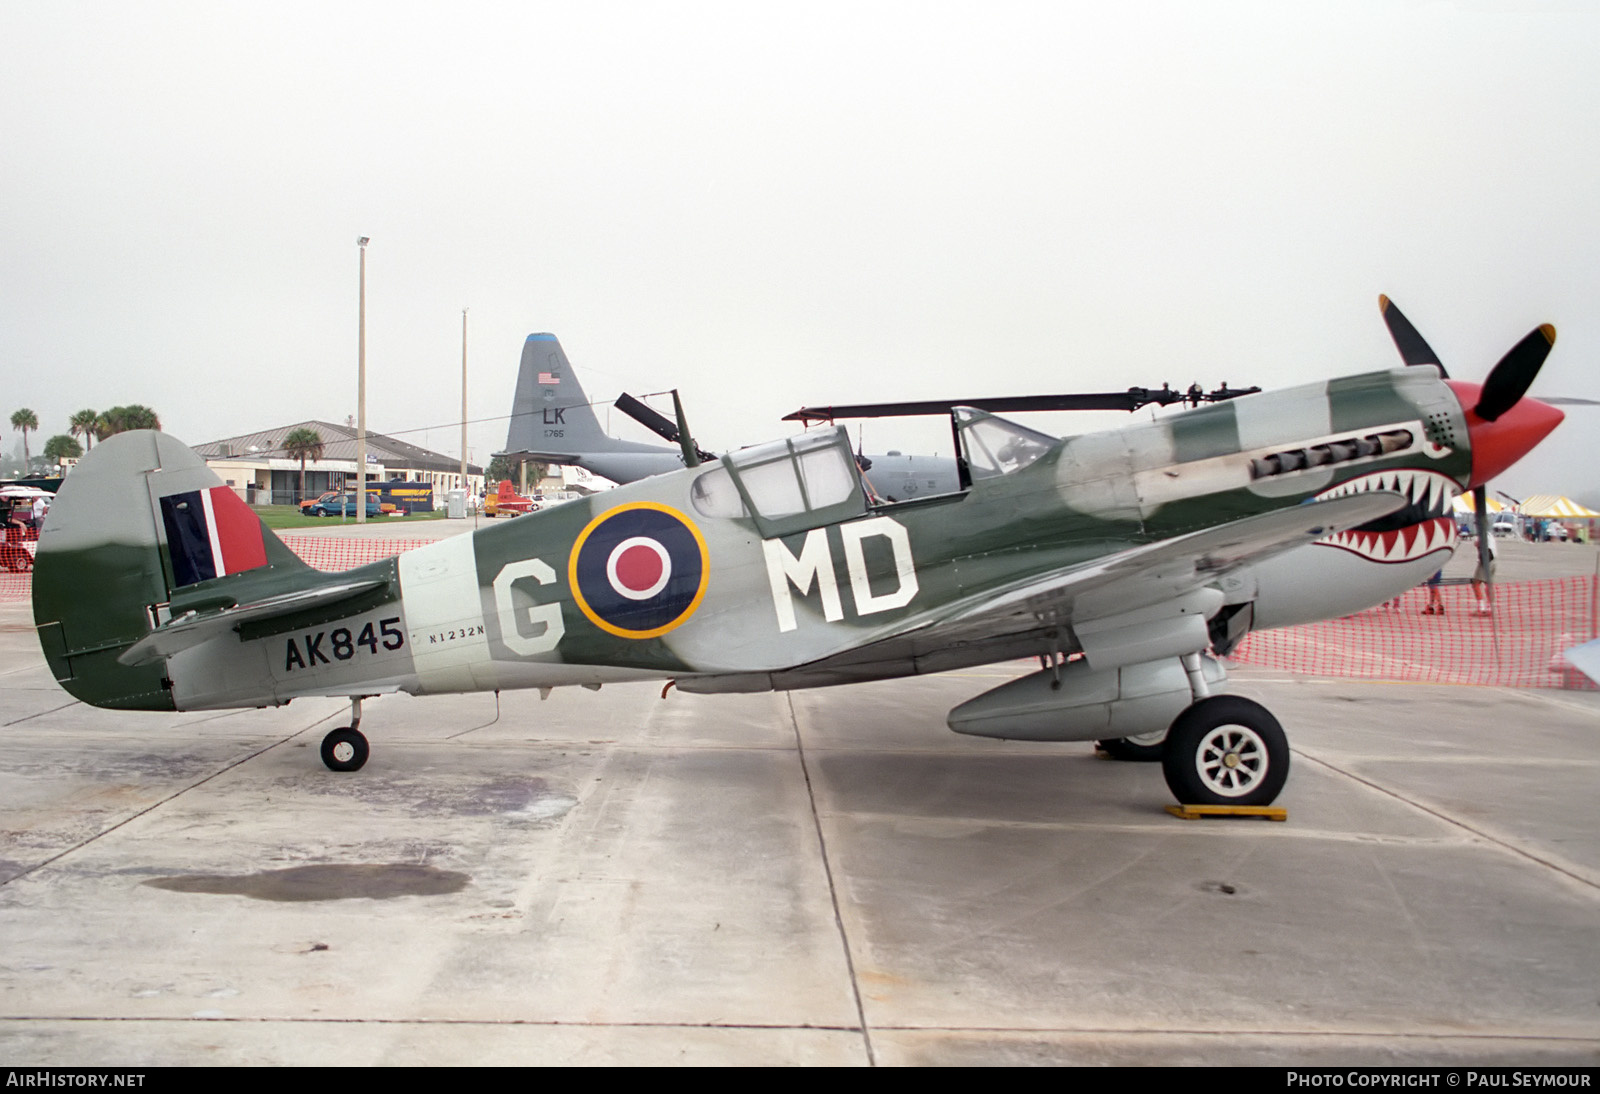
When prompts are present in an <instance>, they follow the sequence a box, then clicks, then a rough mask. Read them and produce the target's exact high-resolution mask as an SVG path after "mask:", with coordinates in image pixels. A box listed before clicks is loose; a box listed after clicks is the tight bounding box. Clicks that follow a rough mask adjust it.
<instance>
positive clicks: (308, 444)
mask: <svg viewBox="0 0 1600 1094" xmlns="http://www.w3.org/2000/svg"><path fill="white" fill-rule="evenodd" d="M283 450H284V451H285V452H287V453H288V454H289V458H290V459H291V460H299V461H300V497H299V498H296V499H295V500H296V501H300V500H303V499H304V498H305V496H306V460H308V459H312V460H320V459H322V434H320V433H318V432H317V431H316V430H315V429H307V428H306V427H305V426H301V427H300V428H299V429H294V430H290V432H289V435H288V436H287V437H285V438H284V439H283Z"/></svg>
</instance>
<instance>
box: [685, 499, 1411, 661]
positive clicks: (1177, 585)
mask: <svg viewBox="0 0 1600 1094" xmlns="http://www.w3.org/2000/svg"><path fill="white" fill-rule="evenodd" d="M1406 504H1407V499H1406V498H1405V497H1404V496H1403V495H1400V494H1397V493H1393V492H1390V491H1380V490H1374V491H1371V492H1368V493H1363V494H1355V495H1349V496H1346V497H1340V498H1332V499H1329V500H1327V501H1318V502H1308V503H1306V504H1302V505H1296V506H1294V507H1292V508H1289V509H1281V510H1278V511H1276V512H1272V513H1264V514H1262V515H1260V516H1254V517H1246V518H1244V519H1242V520H1236V521H1232V522H1230V523H1228V524H1223V525H1219V526H1217V527H1214V528H1208V529H1204V530H1202V531H1199V532H1192V533H1190V534H1188V535H1183V536H1178V537H1175V538H1173V539H1167V540H1162V541H1160V542H1158V543H1151V544H1147V545H1144V546H1140V547H1134V548H1131V549H1129V550H1125V551H1121V552H1118V553H1116V554H1112V555H1108V556H1106V557H1104V558H1100V559H1096V560H1094V561H1093V562H1089V563H1085V564H1082V565H1078V566H1070V567H1064V568H1062V569H1060V570H1056V571H1054V572H1051V573H1047V574H1042V575H1035V576H1033V577H1032V578H1030V579H1028V580H1025V581H1019V582H1017V583H1015V584H1013V585H1010V586H1003V587H1001V588H999V589H988V590H985V591H984V592H981V593H974V594H972V595H970V596H967V597H963V598H961V599H959V600H956V601H955V602H953V603H952V604H950V605H948V606H947V607H945V608H944V609H942V610H940V611H937V612H934V613H931V614H930V615H925V616H922V617H920V618H918V619H916V620H914V621H912V622H911V624H910V625H909V626H907V627H905V628H903V629H901V630H899V631H896V632H894V633H892V634H887V635H884V636H882V637H880V638H878V639H877V640H876V641H873V642H869V643H867V644H865V645H862V646H857V647H855V648H853V649H850V650H846V651H843V652H841V653H838V654H834V655H832V656H829V657H825V658H822V659H821V660H818V661H813V662H811V663H809V664H805V665H800V666H797V667H795V668H792V669H786V670H780V671H778V672H771V673H738V674H727V675H720V676H706V677H699V678H694V677H685V678H680V679H679V681H678V686H679V687H680V688H681V689H682V690H684V691H690V692H695V691H751V690H757V691H764V690H767V689H768V688H770V687H812V686H823V685H828V684H842V683H850V682H853V681H857V680H873V679H880V678H882V677H884V676H897V675H905V674H907V673H922V672H942V671H944V670H946V669H951V668H959V667H963V666H965V665H970V664H975V663H980V662H981V661H983V660H1004V659H1007V658H1010V657H1024V656H1032V655H1033V654H1034V653H1037V652H1038V650H1039V647H1040V643H1041V642H1042V641H1044V640H1045V639H1046V637H1047V635H1048V632H1049V631H1051V630H1052V629H1055V628H1057V627H1061V626H1076V625H1078V624H1082V623H1086V622H1091V621H1096V620H1101V619H1109V618H1111V617H1115V616H1120V615H1124V614H1126V613H1131V612H1136V611H1139V610H1140V609H1142V608H1150V607H1152V606H1154V605H1158V604H1162V603H1166V602H1171V601H1176V600H1178V599H1180V598H1182V597H1185V596H1187V595H1189V594H1193V593H1195V592H1196V591H1197V590H1200V589H1202V588H1204V587H1205V586H1207V585H1209V584H1211V583H1212V582H1214V581H1216V580H1217V579H1218V578H1219V577H1221V576H1222V575H1224V574H1226V573H1227V572H1228V571H1230V570H1233V569H1236V568H1238V567H1240V566H1244V565H1247V564H1249V563H1251V562H1259V561H1262V560H1264V559H1267V558H1271V557H1272V556H1274V555H1277V554H1281V553H1282V552H1284V551H1289V550H1293V549H1294V548H1296V547H1300V546H1303V545H1305V544H1308V543H1313V542H1315V541H1316V540H1318V539H1321V538H1323V537H1324V536H1329V535H1333V534H1335V533H1338V532H1343V531H1347V530H1349V529H1351V528H1357V527H1360V526H1361V525H1363V524H1366V523H1368V522H1370V521H1374V520H1377V519H1379V518H1380V517H1384V516H1387V515H1389V514H1390V513H1393V512H1396V511H1397V510H1399V509H1402V508H1404V507H1405V506H1406ZM977 649H983V650H985V651H987V652H986V654H985V656H984V657H982V658H974V657H973V656H971V654H972V652H973V651H974V650H977Z"/></svg>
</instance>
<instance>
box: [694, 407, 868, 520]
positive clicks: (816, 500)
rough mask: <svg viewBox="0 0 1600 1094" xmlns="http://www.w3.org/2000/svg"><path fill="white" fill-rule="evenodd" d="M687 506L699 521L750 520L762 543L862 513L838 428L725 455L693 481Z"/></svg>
mask: <svg viewBox="0 0 1600 1094" xmlns="http://www.w3.org/2000/svg"><path fill="white" fill-rule="evenodd" d="M690 501H691V502H692V503H693V505H694V507H695V509H696V511H698V512H699V513H700V514H701V515H702V516H707V517H747V518H749V519H752V520H754V521H755V522H756V527H757V529H758V530H760V532H761V534H762V535H763V536H764V537H771V536H775V535H787V534H788V533H790V532H799V531H804V530H806V529H808V528H816V527H818V526H819V525H823V524H832V523H834V522H835V521H840V520H848V519H850V518H851V517H857V516H863V515H865V514H866V511H867V501H866V496H865V494H864V493H863V492H862V489H861V474H860V472H859V471H858V470H857V469H856V462H855V457H854V456H853V455H852V454H851V452H850V438H849V436H848V435H847V434H846V433H845V431H844V427H843V426H839V427H836V428H834V429H831V430H819V431H817V432H815V433H803V434H801V435H800V436H798V437H789V438H786V439H785V440H781V441H772V442H770V443H768V444H761V445H755V446H754V447H751V448H746V449H742V450H740V451H738V452H730V453H728V454H727V455H726V456H724V457H723V458H722V463H721V466H719V467H715V468H713V469H711V470H710V471H707V472H706V473H705V474H703V475H701V476H700V477H699V478H697V479H695V480H694V485H693V486H692V487H691V488H690Z"/></svg>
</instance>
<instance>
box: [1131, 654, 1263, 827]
mask: <svg viewBox="0 0 1600 1094" xmlns="http://www.w3.org/2000/svg"><path fill="white" fill-rule="evenodd" d="M1182 660H1183V667H1184V669H1185V670H1186V671H1187V672H1188V674H1189V688H1190V691H1191V693H1192V694H1193V695H1194V699H1195V701H1194V702H1193V703H1191V704H1190V705H1189V706H1188V707H1187V708H1185V709H1184V711H1183V713H1182V714H1179V715H1178V716H1177V718H1175V719H1173V722H1172V726H1171V728H1169V729H1168V730H1167V740H1166V744H1165V746H1164V748H1163V749H1162V754H1161V773H1162V774H1163V775H1165V776H1166V779H1167V788H1168V789H1170V790H1171V791H1172V793H1173V796H1174V797H1176V798H1177V799H1178V801H1179V802H1181V803H1183V804H1184V805H1271V804H1272V802H1273V799H1275V798H1276V797H1277V796H1278V792H1279V791H1281V790H1282V789H1283V784H1284V782H1285V781H1286V780H1287V779H1288V778H1289V739H1288V738H1287V737H1286V736H1284V733H1283V727H1282V726H1281V725H1279V724H1278V719H1276V718H1274V717H1273V716H1272V712H1271V711H1269V710H1268V709H1267V708H1266V707H1264V706H1262V705H1261V704H1260V703H1257V702H1255V701H1253V700H1250V699H1246V698H1244V697H1243V696H1240V695H1212V694H1210V689H1209V688H1207V687H1206V682H1205V678H1204V677H1203V676H1201V674H1200V655H1199V654H1190V655H1189V656H1187V657H1184V658H1183V659H1182Z"/></svg>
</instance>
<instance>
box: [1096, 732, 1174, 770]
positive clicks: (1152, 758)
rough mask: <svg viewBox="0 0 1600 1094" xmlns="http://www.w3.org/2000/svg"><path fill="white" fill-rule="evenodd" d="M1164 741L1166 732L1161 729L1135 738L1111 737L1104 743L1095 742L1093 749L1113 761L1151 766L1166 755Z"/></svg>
mask: <svg viewBox="0 0 1600 1094" xmlns="http://www.w3.org/2000/svg"><path fill="white" fill-rule="evenodd" d="M1166 740H1167V731H1166V730H1164V729H1161V730H1157V731H1156V732H1154V733H1141V734H1139V735H1138V736H1137V737H1111V738H1108V739H1106V740H1104V741H1096V742H1095V743H1094V747H1096V748H1098V749H1099V750H1100V751H1101V752H1104V753H1105V754H1106V755H1107V756H1110V757H1111V758H1112V759H1113V760H1123V761H1125V762H1127V763H1138V764H1153V763H1156V762H1157V761H1159V760H1160V759H1161V757H1162V756H1163V755H1164V754H1165V753H1166V748H1165V744H1166Z"/></svg>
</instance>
